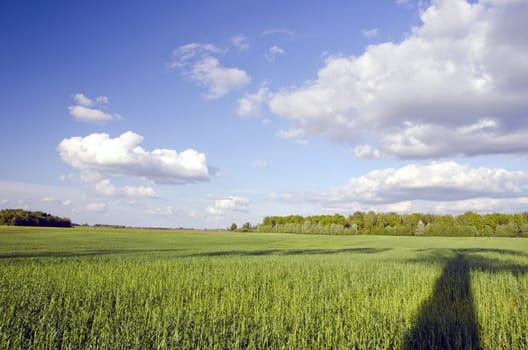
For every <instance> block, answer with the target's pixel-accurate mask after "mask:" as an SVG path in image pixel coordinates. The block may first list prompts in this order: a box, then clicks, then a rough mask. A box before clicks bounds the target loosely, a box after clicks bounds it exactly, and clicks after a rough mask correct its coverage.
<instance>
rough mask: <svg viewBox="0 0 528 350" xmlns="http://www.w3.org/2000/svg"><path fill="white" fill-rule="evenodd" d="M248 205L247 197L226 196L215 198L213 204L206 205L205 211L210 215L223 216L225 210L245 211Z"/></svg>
mask: <svg viewBox="0 0 528 350" xmlns="http://www.w3.org/2000/svg"><path fill="white" fill-rule="evenodd" d="M248 205H249V199H247V198H244V197H236V196H228V197H225V198H220V199H216V200H215V201H214V204H213V205H210V206H208V207H207V209H206V212H207V214H209V215H212V216H223V215H224V214H225V213H226V212H227V211H239V212H247V210H248Z"/></svg>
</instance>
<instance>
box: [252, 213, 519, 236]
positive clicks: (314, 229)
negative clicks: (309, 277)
mask: <svg viewBox="0 0 528 350" xmlns="http://www.w3.org/2000/svg"><path fill="white" fill-rule="evenodd" d="M255 230H256V231H258V232H270V233H303V234H329V235H357V234H360V235H361V234H362V235H392V236H470V237H478V236H483V237H528V212H522V213H516V214H500V213H489V214H483V215H480V214H478V213H475V212H471V211H467V212H465V213H464V214H460V215H434V214H420V213H413V214H398V213H375V212H373V211H369V212H360V211H357V212H355V213H354V214H352V215H349V216H348V217H345V216H344V215H340V214H335V215H314V216H306V217H304V216H301V215H289V216H267V217H265V218H264V219H263V220H262V223H261V224H259V225H257V226H256V228H255Z"/></svg>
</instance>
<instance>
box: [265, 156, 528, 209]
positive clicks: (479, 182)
mask: <svg viewBox="0 0 528 350" xmlns="http://www.w3.org/2000/svg"><path fill="white" fill-rule="evenodd" d="M527 190H528V173H526V172H521V171H507V170H505V169H491V168H485V167H479V168H472V167H470V166H468V165H461V164H458V163H455V162H452V161H442V162H431V163H429V164H425V165H416V164H412V165H406V166H403V167H401V168H397V169H392V168H391V169H384V170H375V171H371V172H369V173H367V174H366V175H364V176H360V177H354V178H351V179H350V181H349V182H348V183H347V184H345V185H343V186H339V187H335V188H331V189H329V190H326V191H313V190H311V191H302V192H289V193H282V194H272V195H271V197H272V198H273V199H278V200H286V201H308V202H315V203H320V204H321V205H323V206H334V207H360V208H378V210H379V209H380V208H387V206H396V207H400V208H411V207H412V208H415V210H418V211H420V212H424V211H427V210H424V206H425V207H427V208H430V210H431V211H433V212H437V211H439V210H440V208H441V206H442V205H444V206H445V204H443V203H459V204H458V205H459V207H460V208H465V209H467V210H472V209H471V208H468V205H470V204H475V203H477V202H478V201H479V200H480V199H486V200H490V199H493V200H496V201H500V202H501V203H505V201H514V202H515V201H521V202H522V201H528V191H527ZM424 203H426V204H427V205H426V204H424ZM417 204H420V205H422V209H420V208H419V206H418V205H417ZM455 207H456V205H455Z"/></svg>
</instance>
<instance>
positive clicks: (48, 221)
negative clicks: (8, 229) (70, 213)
mask: <svg viewBox="0 0 528 350" xmlns="http://www.w3.org/2000/svg"><path fill="white" fill-rule="evenodd" d="M0 225H10V226H47V227H71V226H72V223H71V221H70V219H68V218H61V217H58V216H53V215H51V214H48V213H44V212H41V211H27V210H23V209H3V210H0Z"/></svg>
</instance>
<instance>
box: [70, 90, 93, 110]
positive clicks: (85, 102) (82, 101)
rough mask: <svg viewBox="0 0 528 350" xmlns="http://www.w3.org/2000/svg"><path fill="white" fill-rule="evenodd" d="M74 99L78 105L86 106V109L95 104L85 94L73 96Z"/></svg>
mask: <svg viewBox="0 0 528 350" xmlns="http://www.w3.org/2000/svg"><path fill="white" fill-rule="evenodd" d="M73 99H74V100H75V102H77V104H78V105H81V106H84V107H90V106H92V105H93V104H94V102H93V101H92V100H91V99H89V98H88V97H86V96H84V94H81V93H78V94H74V95H73Z"/></svg>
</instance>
